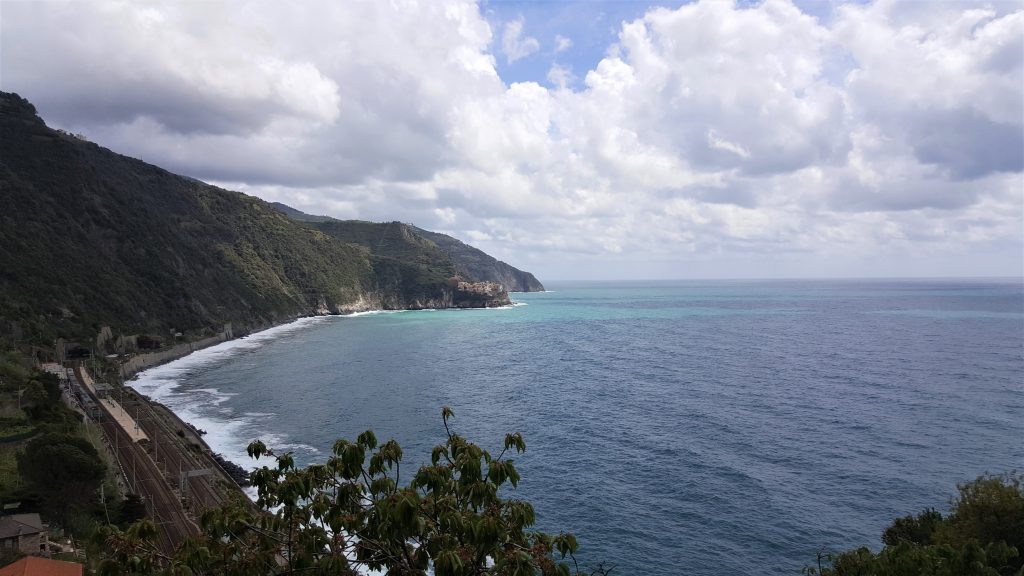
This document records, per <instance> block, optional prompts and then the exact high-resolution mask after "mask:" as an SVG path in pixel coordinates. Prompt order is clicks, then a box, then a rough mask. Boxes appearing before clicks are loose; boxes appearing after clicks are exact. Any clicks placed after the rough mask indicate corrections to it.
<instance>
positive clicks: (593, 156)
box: [0, 0, 1024, 281]
mask: <svg viewBox="0 0 1024 576" xmlns="http://www.w3.org/2000/svg"><path fill="white" fill-rule="evenodd" d="M0 89H2V90H4V91H8V92H17V93H19V94H20V95H22V96H24V97H26V98H28V99H29V100H31V101H32V102H33V103H34V104H35V105H36V108H37V109H38V111H39V113H40V115H41V116H42V117H43V118H44V119H45V120H46V121H47V123H48V124H50V125H51V126H53V127H58V128H63V129H66V130H70V131H73V132H76V133H81V134H84V135H85V136H86V137H88V138H89V139H90V140H91V141H93V142H96V143H98V144H100V145H103V146H105V147H108V148H110V149H112V150H114V151H117V152H120V153H122V154H126V155H129V156H134V157H137V158H141V159H143V160H145V161H147V162H151V163H154V164H157V165H159V166H162V167H164V168H167V169H168V170H171V171H174V172H177V173H181V174H185V175H188V176H192V177H194V178H198V179H201V180H204V181H207V182H210V183H212V184H216V185H218V186H222V187H224V188H228V189H233V190H240V191H242V192H246V193H248V194H252V195H255V196H258V197H261V198H264V199H266V200H270V201H279V202H284V203H285V204H288V205H291V206H293V207H295V208H298V209H300V210H303V211H305V212H309V213H313V214H325V215H329V216H334V217H337V218H357V219H362V220H374V221H393V220H399V221H403V222H410V223H413V224H416V225H417V226H421V227H423V228H428V229H431V230H436V231H439V232H445V233H448V234H451V235H453V236H455V237H457V238H460V239H462V240H464V241H466V242H469V243H470V244H473V245H475V246H477V247H479V248H481V249H483V250H485V251H487V252H488V253H490V254H492V255H494V256H496V257H498V258H500V259H502V260H505V261H506V262H509V263H510V264H513V265H514V266H518V267H520V268H523V269H527V270H530V271H532V272H534V273H535V274H536V275H537V276H538V277H539V278H540V279H541V280H542V281H552V280H566V279H675V278H788V277H907V276H932V277H949V276H1021V275H1024V2H1021V1H1015V2H1010V1H997V2H958V1H955V0H944V1H934V2H923V1H904V2H893V1H887V0H879V1H876V2H864V1H857V2H839V1H833V2H829V1H827V0H822V1H801V2H795V3H794V2H789V1H786V0H764V1H747V0H742V1H737V2H730V1H728V0H713V1H705V0H700V1H696V2H687V3H680V2H654V3H646V2H632V1H630V2H598V1H587V2H554V1H534V2H499V1H494V0H482V1H481V2H478V3H477V2H462V1H452V2H443V1H440V0H429V1H427V0H420V1H413V0H391V1H384V0H368V1H356V0H345V1H342V2H338V1H335V0H328V1H315V0H310V1H303V2H280V1H276V0H275V1H254V2H249V1H232V2H216V1H208V0H206V1H191V2H166V3H165V2H148V1H147V2H136V1H132V2H129V1H120V2H93V1H89V0H82V1H75V2H56V1H41V2H31V1H17V0H0Z"/></svg>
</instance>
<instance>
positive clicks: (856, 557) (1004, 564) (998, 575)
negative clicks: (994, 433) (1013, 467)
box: [804, 473, 1024, 576]
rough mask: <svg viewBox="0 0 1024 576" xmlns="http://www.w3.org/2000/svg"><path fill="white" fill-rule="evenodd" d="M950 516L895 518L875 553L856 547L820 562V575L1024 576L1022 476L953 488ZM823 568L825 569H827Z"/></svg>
mask: <svg viewBox="0 0 1024 576" xmlns="http://www.w3.org/2000/svg"><path fill="white" fill-rule="evenodd" d="M957 488H958V490H959V496H958V497H957V498H956V499H954V500H953V509H952V512H951V513H950V514H949V515H948V516H946V517H943V516H942V515H941V514H940V513H938V512H936V511H935V510H934V509H931V508H929V509H926V510H924V511H923V512H921V513H920V514H919V515H917V516H906V517H904V518H899V519H897V520H896V521H895V522H893V524H892V525H891V526H890V527H889V528H887V529H886V530H885V532H884V533H883V535H882V541H883V543H884V544H885V545H886V546H885V547H884V548H883V549H882V550H881V551H880V552H878V553H877V554H875V553H873V552H871V550H869V549H868V548H859V549H857V550H851V551H848V552H844V553H842V554H839V555H837V556H831V555H827V556H824V557H822V558H821V559H820V560H825V561H826V562H825V563H824V564H823V563H822V562H821V561H820V560H819V565H818V568H817V569H814V568H805V569H804V572H805V573H807V574H821V575H822V576H921V575H929V576H1024V558H1022V555H1021V552H1022V551H1024V490H1022V486H1021V478H1020V476H1018V475H1016V474H1013V473H1010V474H1001V475H985V476H980V477H978V478H977V479H976V480H974V481H973V482H967V483H964V484H960V485H958V486H957ZM825 564H827V566H826V565H825Z"/></svg>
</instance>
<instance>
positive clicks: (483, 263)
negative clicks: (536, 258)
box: [413, 227, 544, 292]
mask: <svg viewBox="0 0 1024 576" xmlns="http://www.w3.org/2000/svg"><path fill="white" fill-rule="evenodd" d="M413 231H414V232H415V233H416V234H418V235H420V236H422V237H424V238H426V239H427V240H430V241H432V242H434V243H435V244H437V246H438V247H439V248H440V249H441V250H442V251H443V252H444V253H445V254H447V255H448V256H449V257H450V258H451V259H452V261H453V262H454V263H455V269H456V272H458V274H459V275H460V276H462V277H464V278H473V279H475V280H479V281H482V282H497V283H498V284H501V285H502V286H504V287H505V288H507V289H508V290H509V291H511V292H543V291H544V285H543V284H541V283H540V281H539V280H537V278H536V277H534V275H533V274H530V273H529V272H524V271H523V270H519V269H518V268H514V267H512V266H510V265H508V264H506V263H504V262H502V261H501V260H498V259H497V258H495V257H493V256H491V255H490V254H487V253H485V252H484V251H483V250H478V249H476V248H474V247H472V246H470V245H469V244H466V243H464V242H462V241H460V240H456V239H455V238H452V237H451V236H448V235H446V234H440V233H437V232H431V231H429V230H423V229H422V228H415V227H413Z"/></svg>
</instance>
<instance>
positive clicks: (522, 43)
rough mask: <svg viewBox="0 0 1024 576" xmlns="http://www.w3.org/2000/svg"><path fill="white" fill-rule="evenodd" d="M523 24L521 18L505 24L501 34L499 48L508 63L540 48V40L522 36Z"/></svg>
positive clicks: (523, 21)
mask: <svg viewBox="0 0 1024 576" xmlns="http://www.w3.org/2000/svg"><path fill="white" fill-rule="evenodd" d="M524 24H525V20H524V19H523V18H519V19H518V20H513V21H511V22H508V23H506V24H505V33H504V34H502V36H501V50H502V52H503V53H504V54H505V59H506V61H507V62H508V63H509V64H511V63H513V62H515V61H517V60H522V59H523V58H526V57H527V56H529V55H530V54H533V53H535V52H537V51H538V50H540V42H539V41H538V40H537V39H536V38H533V37H532V36H526V37H522V35H523V25H524Z"/></svg>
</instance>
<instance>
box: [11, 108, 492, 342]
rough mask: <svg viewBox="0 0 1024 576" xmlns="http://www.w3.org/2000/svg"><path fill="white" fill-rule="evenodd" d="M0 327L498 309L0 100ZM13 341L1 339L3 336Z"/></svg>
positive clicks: (434, 260)
mask: <svg viewBox="0 0 1024 576" xmlns="http://www.w3.org/2000/svg"><path fill="white" fill-rule="evenodd" d="M0 135H2V138H0V296H2V298H0V321H2V322H0V324H2V325H10V326H16V327H17V332H18V333H19V334H21V335H23V337H24V339H25V340H31V341H34V342H49V341H52V339H53V338H55V337H57V336H74V337H82V336H89V337H92V336H94V335H95V334H96V333H97V331H98V330H99V327H100V326H104V325H107V326H110V327H111V329H112V332H113V333H114V334H129V333H148V334H154V335H164V337H168V335H169V336H170V338H171V339H173V338H174V336H173V335H174V334H176V333H179V332H180V333H183V334H182V336H183V337H184V338H186V339H196V338H200V337H207V336H210V335H212V334H215V333H217V332H218V331H219V330H220V329H221V327H223V325H224V324H226V323H233V324H234V325H235V326H236V329H238V330H245V329H247V327H254V326H265V325H268V324H273V323H276V322H281V321H284V320H287V319H290V318H294V317H297V316H304V315H311V314H329V313H344V312H348V311H354V310H363V309H370V308H385V309H399V308H445V307H457V306H461V305H463V303H470V304H467V305H474V306H497V305H501V304H507V303H508V302H509V301H508V296H507V294H506V293H505V292H504V291H502V290H500V289H499V290H498V291H493V292H489V293H488V294H489V296H490V297H489V298H481V297H478V295H477V294H476V293H473V295H472V296H470V295H467V294H464V293H463V292H462V291H460V289H459V287H458V285H457V283H456V285H452V283H450V282H449V279H451V278H452V277H454V276H456V275H457V270H456V268H455V266H454V265H453V264H452V262H451V260H450V259H449V258H448V257H447V256H445V255H444V254H443V253H442V252H441V251H439V250H437V249H436V247H432V246H430V245H424V246H421V247H420V248H417V249H416V250H412V251H410V252H408V253H398V252H395V253H391V254H382V253H374V251H373V250H371V249H369V248H368V247H366V246H364V245H359V244H358V243H348V242H345V241H342V240H340V239H339V238H337V237H335V236H333V235H331V234H329V233H327V232H325V231H322V230H318V229H316V228H313V227H311V226H308V225H305V224H303V223H301V222H297V221H295V220H293V219H292V218H289V217H287V216H285V215H284V214H281V213H280V211H278V210H277V209H275V208H274V207H273V206H271V205H270V204H268V203H267V202H264V201H262V200H259V199H257V198H253V197H250V196H246V195H244V194H241V193H238V192H232V191H228V190H223V189H221V188H217V187H215V186H210V185H208V184H204V183H202V182H199V181H197V180H194V179H191V178H186V177H182V176H179V175H176V174H172V173H170V172H167V171H166V170H163V169H161V168H159V167H156V166H153V165H150V164H147V163H145V162H142V161H139V160H136V159H133V158H128V157H126V156H122V155H120V154H116V153H114V152H112V151H110V150H107V149H105V148H102V147H100V146H97V145H96V144H92V143H89V142H86V141H84V140H83V139H81V138H80V137H76V136H74V135H70V134H66V133H63V132H59V131H55V130H52V129H50V128H49V127H47V126H46V124H45V123H44V122H43V120H42V119H41V118H39V117H38V116H37V115H36V111H35V108H34V107H33V106H32V105H31V104H30V103H29V102H28V101H26V100H24V99H22V98H20V97H19V96H17V95H16V94H8V93H0ZM12 333H13V332H12Z"/></svg>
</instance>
